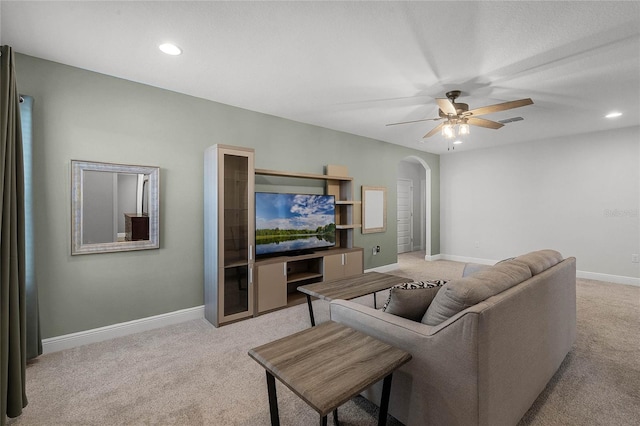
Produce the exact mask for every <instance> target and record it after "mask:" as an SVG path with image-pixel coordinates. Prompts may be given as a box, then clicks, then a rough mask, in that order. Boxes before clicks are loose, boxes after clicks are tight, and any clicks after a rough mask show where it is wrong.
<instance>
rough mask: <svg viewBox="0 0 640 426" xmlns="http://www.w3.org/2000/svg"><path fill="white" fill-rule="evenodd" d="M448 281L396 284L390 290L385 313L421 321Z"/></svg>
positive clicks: (383, 309)
mask: <svg viewBox="0 0 640 426" xmlns="http://www.w3.org/2000/svg"><path fill="white" fill-rule="evenodd" d="M446 283H447V280H430V281H419V282H412V283H402V284H396V285H394V286H393V287H391V288H390V289H389V298H388V299H387V303H385V304H384V307H383V308H382V311H383V312H387V313H389V314H393V315H397V316H399V317H403V318H407V319H410V320H413V321H420V320H421V319H422V317H423V316H424V313H425V312H426V310H427V308H428V307H429V304H430V303H431V301H432V300H433V298H434V297H436V293H437V292H438V290H440V287H442V286H443V285H444V284H446Z"/></svg>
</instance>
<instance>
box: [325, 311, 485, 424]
mask: <svg viewBox="0 0 640 426" xmlns="http://www.w3.org/2000/svg"><path fill="white" fill-rule="evenodd" d="M329 310H330V314H331V319H332V320H333V321H336V322H339V323H342V324H344V325H346V326H348V327H351V328H354V329H356V330H358V331H360V332H362V333H365V334H367V335H369V336H372V337H374V338H376V339H379V340H381V341H383V342H385V343H388V344H390V345H392V346H395V347H397V348H400V349H402V350H405V351H407V352H409V353H410V354H411V355H412V356H413V358H412V359H411V361H409V362H408V363H407V364H405V365H403V366H402V367H400V369H399V370H397V374H394V379H393V384H392V391H391V402H390V408H389V413H390V414H391V415H393V416H394V417H396V418H397V419H398V420H400V421H401V422H402V423H404V424H407V425H418V424H475V423H477V413H478V395H477V377H478V373H477V367H478V363H477V356H476V354H477V319H478V312H474V311H472V310H471V309H468V310H466V311H464V312H460V313H458V314H457V315H455V316H454V317H451V318H449V319H448V320H447V321H445V322H443V323H442V324H438V325H437V326H430V325H426V324H422V323H419V322H415V321H412V320H409V319H406V318H402V317H399V316H396V315H392V314H389V313H385V312H382V311H378V310H375V309H373V308H370V307H367V306H363V305H360V304H358V303H355V302H352V301H347V300H333V301H331V303H330V308H329ZM380 391H381V386H379V384H378V385H376V386H374V387H373V388H370V389H369V390H367V391H366V392H365V393H364V395H365V397H367V398H368V399H369V400H371V401H374V403H376V404H377V403H378V401H380V395H381V394H380ZM449 406H455V407H456V409H455V410H448V409H444V410H443V409H442V407H449Z"/></svg>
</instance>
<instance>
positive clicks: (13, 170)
mask: <svg viewBox="0 0 640 426" xmlns="http://www.w3.org/2000/svg"><path fill="white" fill-rule="evenodd" d="M0 55H1V56H0V161H1V162H0V167H2V170H1V173H0V191H1V192H2V196H1V197H0V200H1V201H0V214H1V215H2V217H1V218H0V267H1V268H2V269H0V314H1V315H0V393H1V395H0V396H1V398H0V407H1V409H2V412H0V424H1V425H4V424H5V423H6V416H8V417H17V416H19V415H20V414H21V413H22V409H23V408H24V407H26V406H27V395H26V392H25V370H26V364H27V356H26V353H27V352H26V334H27V333H26V329H27V327H26V322H27V321H26V288H25V237H24V235H25V233H24V226H25V224H24V178H23V173H24V171H23V167H24V161H23V157H22V132H21V125H20V95H19V94H18V90H17V84H16V77H15V67H14V55H13V51H12V49H11V48H10V47H9V46H2V47H0ZM5 414H6V416H5Z"/></svg>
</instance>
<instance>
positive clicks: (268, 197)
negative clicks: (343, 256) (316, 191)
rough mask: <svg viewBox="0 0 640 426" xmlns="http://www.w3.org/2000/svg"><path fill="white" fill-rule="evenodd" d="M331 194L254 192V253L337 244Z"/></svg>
mask: <svg viewBox="0 0 640 426" xmlns="http://www.w3.org/2000/svg"><path fill="white" fill-rule="evenodd" d="M335 210H336V206H335V197H334V196H333V195H308V194H276V193H270V192H256V255H257V256H260V255H269V254H274V253H284V252H290V251H302V250H313V249H319V248H326V247H332V246H334V245H335V244H336V214H335Z"/></svg>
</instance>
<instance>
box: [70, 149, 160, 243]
mask: <svg viewBox="0 0 640 426" xmlns="http://www.w3.org/2000/svg"><path fill="white" fill-rule="evenodd" d="M159 196H160V168H159V167H152V166H134V165H127V164H114V163H99V162H93V161H79V160H71V254H72V255H77V254H92V253H109V252H116V251H131V250H148V249H157V248H159V247H160V199H159V198H160V197H159Z"/></svg>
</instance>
